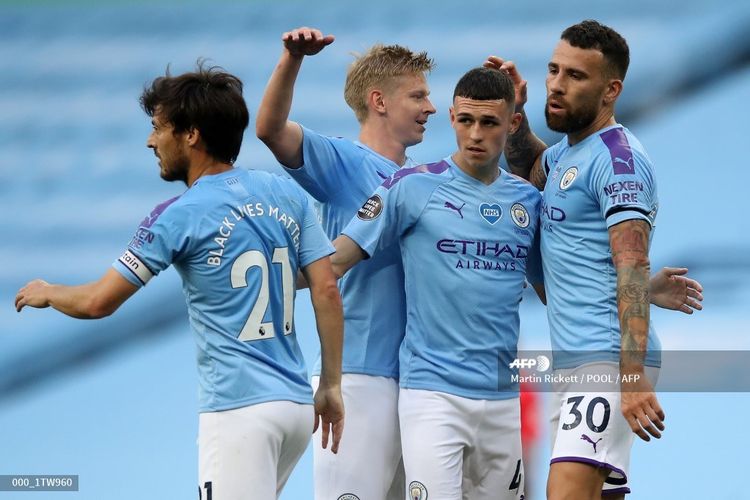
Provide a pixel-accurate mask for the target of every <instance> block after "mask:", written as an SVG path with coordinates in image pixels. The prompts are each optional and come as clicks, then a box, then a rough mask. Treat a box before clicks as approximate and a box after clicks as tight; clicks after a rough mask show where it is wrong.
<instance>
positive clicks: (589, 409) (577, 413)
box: [562, 396, 610, 432]
mask: <svg viewBox="0 0 750 500" xmlns="http://www.w3.org/2000/svg"><path fill="white" fill-rule="evenodd" d="M584 399H586V397H585V396H573V397H570V398H568V400H567V401H566V404H568V405H572V406H571V407H570V408H569V409H568V415H573V421H572V422H570V423H567V424H563V426H562V429H563V430H564V431H569V430H571V429H575V428H576V427H578V426H579V425H580V424H581V422H582V421H583V413H581V411H582V410H583V408H581V409H579V406H581V403H582V402H583V400H584ZM598 406H602V407H603V408H604V412H603V413H602V416H601V421H600V422H594V413H595V412H596V410H597V407H598ZM585 410H586V426H587V427H588V428H589V429H591V430H592V431H593V432H604V430H605V429H606V428H607V425H609V414H610V407H609V401H607V400H606V399H605V398H603V397H601V396H596V397H594V398H592V399H591V401H589V403H588V405H587V406H586V408H585ZM597 420H598V419H597Z"/></svg>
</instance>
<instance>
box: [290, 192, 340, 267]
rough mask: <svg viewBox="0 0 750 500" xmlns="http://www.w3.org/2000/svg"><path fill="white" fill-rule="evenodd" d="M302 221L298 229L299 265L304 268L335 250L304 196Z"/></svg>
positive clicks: (311, 205)
mask: <svg viewBox="0 0 750 500" xmlns="http://www.w3.org/2000/svg"><path fill="white" fill-rule="evenodd" d="M302 195H303V196H304V202H303V210H304V214H303V219H302V227H301V229H300V238H299V239H300V244H299V265H300V267H305V266H307V265H309V264H312V263H313V262H315V261H316V260H318V259H322V258H323V257H326V256H328V255H331V254H332V253H333V252H335V251H336V250H335V248H334V247H333V245H332V244H331V240H329V239H328V236H326V234H325V232H324V231H323V228H322V227H321V225H320V222H318V216H317V214H316V213H315V209H314V207H313V204H312V202H311V201H310V200H309V198H307V196H305V195H304V193H302Z"/></svg>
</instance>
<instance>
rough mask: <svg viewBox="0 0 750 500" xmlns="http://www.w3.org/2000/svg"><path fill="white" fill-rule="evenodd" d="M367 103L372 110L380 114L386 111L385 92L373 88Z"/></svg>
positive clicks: (368, 95)
mask: <svg viewBox="0 0 750 500" xmlns="http://www.w3.org/2000/svg"><path fill="white" fill-rule="evenodd" d="M367 104H368V106H369V107H370V109H371V110H372V111H374V112H375V113H377V114H379V115H384V114H385V113H386V106H385V94H383V91H382V90H380V89H372V90H371V91H370V92H369V94H367Z"/></svg>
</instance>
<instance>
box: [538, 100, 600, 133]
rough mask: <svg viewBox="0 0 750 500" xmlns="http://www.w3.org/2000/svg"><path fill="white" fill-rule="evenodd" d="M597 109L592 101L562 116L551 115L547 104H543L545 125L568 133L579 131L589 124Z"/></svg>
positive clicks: (592, 120)
mask: <svg viewBox="0 0 750 500" xmlns="http://www.w3.org/2000/svg"><path fill="white" fill-rule="evenodd" d="M598 112H599V110H598V109H597V107H596V105H595V104H594V103H591V104H585V105H583V106H581V108H579V109H578V110H576V111H568V113H567V114H565V115H563V116H555V115H551V114H550V112H549V106H544V118H545V119H546V120H547V127H549V129H550V130H554V131H555V132H562V133H563V134H570V133H576V132H579V131H581V130H583V129H585V128H586V127H588V126H589V125H591V124H592V123H593V122H594V120H595V119H596V116H597V114H598Z"/></svg>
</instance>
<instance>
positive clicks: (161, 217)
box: [140, 195, 185, 229]
mask: <svg viewBox="0 0 750 500" xmlns="http://www.w3.org/2000/svg"><path fill="white" fill-rule="evenodd" d="M184 207H185V201H184V199H183V195H179V196H175V197H174V198H170V199H168V200H166V201H163V202H161V203H159V204H158V205H156V206H155V207H154V208H153V210H151V213H150V214H149V215H147V216H146V217H145V218H144V219H143V220H142V221H141V225H140V227H142V228H147V229H148V228H150V227H152V226H153V225H154V224H156V223H157V222H158V221H162V222H163V221H165V220H167V219H169V218H171V217H174V216H176V215H179V213H180V212H181V211H184V210H185V209H184Z"/></svg>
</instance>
